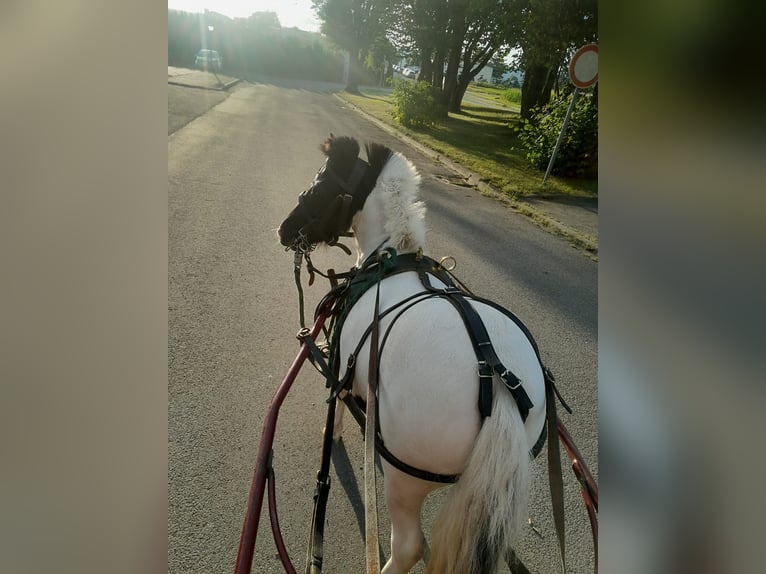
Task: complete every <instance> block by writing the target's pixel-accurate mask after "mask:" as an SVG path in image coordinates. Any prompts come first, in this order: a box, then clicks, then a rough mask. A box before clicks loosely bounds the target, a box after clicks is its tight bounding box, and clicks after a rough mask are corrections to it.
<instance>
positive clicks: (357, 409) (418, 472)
mask: <svg viewBox="0 0 766 574" xmlns="http://www.w3.org/2000/svg"><path fill="white" fill-rule="evenodd" d="M407 271H414V272H416V273H417V274H418V277H419V278H420V282H421V285H422V286H423V290H422V291H419V292H416V293H414V294H413V295H410V296H409V297H407V298H405V299H404V300H402V301H400V302H398V303H396V304H395V305H393V306H391V307H389V308H388V309H386V310H384V311H382V312H376V317H374V319H373V322H372V323H371V324H370V325H369V326H368V327H367V329H366V330H365V332H364V333H363V335H362V337H361V338H360V340H359V342H358V343H357V346H356V348H355V349H354V350H353V352H352V353H351V354H350V355H349V357H348V359H347V361H346V370H345V373H344V375H343V377H341V378H339V377H338V374H339V371H340V369H339V366H340V362H341V357H340V344H339V342H340V332H341V330H342V327H343V323H344V321H345V319H346V317H347V316H348V313H349V312H350V311H351V309H352V308H353V306H354V305H355V304H356V302H358V301H359V299H360V298H361V296H362V295H363V294H364V293H365V292H366V291H367V290H369V289H370V288H372V287H374V286H379V285H380V282H381V281H383V280H384V279H385V278H387V277H391V276H394V275H396V274H399V273H404V272H407ZM345 277H346V281H344V282H343V283H342V284H340V285H338V286H337V287H336V288H334V289H333V290H331V291H330V293H328V294H327V295H326V296H325V298H324V299H323V300H322V301H321V302H320V303H319V305H318V307H317V310H319V309H322V308H325V306H326V305H327V304H328V302H329V301H332V302H333V303H334V308H335V310H336V312H335V315H334V316H333V320H332V322H331V325H330V328H329V333H328V341H329V342H330V343H329V353H328V357H329V365H327V367H326V368H322V367H320V366H319V365H318V364H317V363H318V361H317V360H316V359H317V353H312V359H314V361H312V362H314V363H315V366H317V367H318V368H319V369H320V371H322V372H323V374H325V376H326V378H327V381H328V387H330V388H331V394H330V398H329V399H328V401H331V400H333V399H335V398H336V397H337V398H340V399H341V400H342V401H343V402H344V403H345V404H346V406H347V407H348V408H349V411H350V412H351V413H352V415H353V416H354V418H355V419H356V420H357V422H358V423H359V425H360V427H361V428H362V429H364V428H365V410H366V405H365V404H364V403H363V402H362V401H361V399H358V398H356V397H354V396H353V395H352V394H351V388H352V385H353V379H354V373H355V366H356V361H357V357H358V355H359V352H360V351H361V349H362V347H363V346H364V344H365V343H366V341H367V339H368V338H369V337H370V335H371V333H372V331H373V327H374V326H375V325H377V324H378V323H379V321H380V319H382V318H383V317H386V316H388V315H392V316H393V318H392V320H391V322H390V323H389V325H388V327H387V329H386V331H385V333H383V334H382V337H381V339H380V345H379V350H378V352H377V355H380V354H382V353H383V350H384V349H385V344H386V341H387V340H388V336H389V334H390V333H391V329H392V327H393V326H394V324H396V321H397V320H398V319H399V318H400V317H401V316H402V315H403V314H404V313H405V312H406V311H408V310H409V309H410V308H412V307H414V306H415V305H417V304H418V303H422V302H423V301H427V300H430V299H433V298H440V299H444V300H446V301H448V302H449V303H451V304H452V306H453V307H454V309H455V310H456V312H457V313H458V315H459V316H460V317H461V319H462V320H463V323H464V325H465V327H466V333H467V334H468V336H469V339H470V340H471V343H472V346H473V349H474V353H475V355H476V361H477V370H478V376H479V399H478V404H477V407H478V409H479V413H480V415H481V418H482V420H484V418H486V417H488V416H491V414H492V383H493V379H494V375H495V374H497V375H498V376H499V378H500V380H501V381H502V382H503V384H504V386H505V387H506V389H507V390H508V391H509V392H510V393H511V394H512V396H513V398H514V399H515V400H516V404H517V406H518V408H519V413H520V414H521V418H522V421H525V420H526V419H527V416H528V414H529V411H530V410H531V409H532V408H533V406H534V405H533V404H532V401H531V400H530V399H529V396H528V394H527V392H526V391H525V389H524V386H523V384H522V382H521V381H520V380H519V378H518V377H517V376H516V375H515V374H514V373H513V372H512V371H511V370H510V369H508V368H506V367H505V366H504V365H503V364H502V362H501V361H500V359H499V358H498V356H497V354H496V352H495V350H494V348H493V346H492V342H491V340H490V338H489V334H488V333H487V330H486V327H485V326H484V323H483V322H482V320H481V317H480V316H479V314H478V313H477V312H476V310H475V308H474V307H473V305H472V304H471V302H472V301H473V302H480V303H483V304H486V305H489V306H491V307H492V308H494V309H496V310H498V311H500V312H501V313H503V314H504V315H505V316H506V317H508V318H509V319H511V320H512V321H513V322H514V323H515V324H516V325H518V326H519V328H520V329H521V330H522V332H523V333H524V334H525V336H526V337H527V339H528V340H529V341H530V343H531V345H532V348H533V349H534V351H535V354H536V355H537V357H538V360H540V354H539V351H538V347H537V344H536V343H535V340H534V338H533V337H532V335H531V333H530V332H529V330H528V329H527V327H526V326H525V325H524V324H523V323H522V322H521V320H520V319H519V318H518V317H516V315H514V314H513V313H512V312H511V311H509V310H507V309H505V308H503V307H501V306H499V305H498V304H496V303H494V302H492V301H489V300H487V299H483V298H481V297H478V296H476V295H474V294H473V293H471V292H470V291H469V290H468V289H467V288H466V287H465V286H464V285H462V284H461V283H460V282H459V280H458V279H457V278H456V277H455V276H454V275H452V274H451V273H450V272H449V270H447V268H446V267H445V266H443V264H442V263H441V262H437V261H435V260H434V259H431V258H430V257H427V256H424V255H422V253H420V252H418V253H406V254H401V255H400V254H397V253H396V251H395V250H394V249H391V248H389V249H386V250H383V251H381V252H380V253H379V254H374V255H373V256H371V257H370V258H368V259H367V260H366V261H365V262H364V263H363V264H362V266H361V267H360V268H359V269H356V270H352V271H351V272H350V273H349V274H346V275H345ZM432 278H433V279H436V280H438V281H439V282H441V283H442V284H443V285H444V287H436V286H434V282H433V280H432ZM317 352H318V353H321V351H319V349H317ZM371 353H372V351H371ZM372 354H374V353H372ZM375 363H376V364H375V365H373V366H371V367H370V368H371V374H372V369H373V368H374V369H376V372H375V375H376V377H377V375H378V369H379V361H377V360H376V361H375ZM540 365H541V368H542V370H543V373H544V376H545V381H546V387H548V386H551V387H552V388H553V389H554V390H555V385H554V384H553V377H552V375H551V374H550V371H548V369H547V368H546V367H545V366H544V365H543V364H542V361H540ZM328 375H329V376H328ZM556 395H558V391H557V390H556ZM558 396H559V400H561V401H562V404H564V406H565V408H567V410H569V408H568V407H567V406H566V403H564V402H563V399H561V397H560V395H558ZM375 404H376V408H377V401H376V402H375ZM376 415H377V412H376ZM379 420H380V417H378V416H376V417H375V421H376V429H375V446H376V449H377V450H378V452H379V453H380V455H381V456H382V457H383V458H384V459H385V460H386V461H388V462H389V463H390V464H391V465H392V466H394V467H396V468H398V469H399V470H401V471H402V472H405V473H407V474H409V475H412V476H415V477H417V478H420V479H422V480H428V481H431V482H439V483H454V482H456V481H457V480H458V479H459V478H460V475H459V474H450V475H446V474H437V473H433V472H430V471H427V470H423V469H419V468H416V467H413V466H411V465H409V464H407V463H405V462H404V461H402V460H400V459H399V458H397V457H396V455H394V454H393V453H392V452H391V451H390V450H388V448H387V447H386V445H385V443H384V441H383V436H382V433H381V430H380V424H379V422H378V421H379ZM546 425H547V422H546V424H544V425H543V429H542V432H541V433H540V436H539V438H538V440H537V441H536V442H535V444H534V446H533V447H532V450H531V455H532V456H533V457H536V456H537V455H538V454H539V453H540V451H541V450H542V447H543V445H544V444H545V440H546Z"/></svg>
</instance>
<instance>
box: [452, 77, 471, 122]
mask: <svg viewBox="0 0 766 574" xmlns="http://www.w3.org/2000/svg"><path fill="white" fill-rule="evenodd" d="M465 76H466V75H465V74H461V75H460V79H459V80H458V83H457V86H455V91H454V92H452V99H451V100H450V104H449V111H451V112H452V113H454V114H459V113H460V104H462V103H463V96H464V95H465V91H466V90H467V89H468V84H470V83H471V78H470V76H468V77H465Z"/></svg>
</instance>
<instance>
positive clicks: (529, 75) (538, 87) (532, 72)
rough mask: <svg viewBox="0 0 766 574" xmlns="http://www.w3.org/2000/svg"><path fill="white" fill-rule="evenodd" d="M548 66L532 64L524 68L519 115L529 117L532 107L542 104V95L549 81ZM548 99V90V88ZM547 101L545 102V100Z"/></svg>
mask: <svg viewBox="0 0 766 574" xmlns="http://www.w3.org/2000/svg"><path fill="white" fill-rule="evenodd" d="M548 70H549V68H547V67H546V66H540V65H533V66H529V67H528V68H527V69H526V70H525V74H524V84H523V85H522V86H521V117H522V118H524V119H527V120H528V119H529V118H530V116H531V115H532V108H534V107H536V106H540V105H543V104H542V96H543V93H544V92H545V87H546V85H547V84H548V81H549V74H548ZM548 100H550V90H548ZM546 103H547V102H546Z"/></svg>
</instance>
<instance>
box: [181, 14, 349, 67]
mask: <svg viewBox="0 0 766 574" xmlns="http://www.w3.org/2000/svg"><path fill="white" fill-rule="evenodd" d="M211 28H212V29H211ZM201 48H210V49H213V50H217V51H218V52H219V53H220V54H221V58H222V60H223V73H224V74H229V75H235V76H239V77H243V78H248V77H252V76H253V75H255V74H266V75H271V76H279V77H289V78H305V79H308V80H323V81H330V82H339V81H340V80H341V78H342V74H343V56H342V54H341V53H339V52H338V51H337V50H336V49H334V48H333V47H331V46H329V45H328V43H327V42H326V41H325V40H324V39H323V38H322V37H321V36H320V35H319V34H315V33H312V32H305V31H303V30H298V29H287V28H282V27H281V26H280V25H279V19H278V18H277V17H276V15H275V14H274V13H273V12H256V13H254V14H252V15H251V16H250V17H248V18H229V17H227V16H224V15H222V14H217V13H214V12H209V13H207V14H192V13H189V12H181V11H178V10H168V65H170V66H180V67H187V68H193V67H194V57H195V55H196V53H197V51H198V50H199V49H201Z"/></svg>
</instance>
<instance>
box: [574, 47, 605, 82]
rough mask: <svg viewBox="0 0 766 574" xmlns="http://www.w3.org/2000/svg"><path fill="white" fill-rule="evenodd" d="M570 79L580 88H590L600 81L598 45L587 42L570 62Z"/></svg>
mask: <svg viewBox="0 0 766 574" xmlns="http://www.w3.org/2000/svg"><path fill="white" fill-rule="evenodd" d="M569 79H570V80H572V83H573V84H574V85H575V86H576V87H578V88H588V87H590V86H592V85H593V84H595V83H596V82H598V46H597V45H596V44H586V45H585V46H583V47H582V48H580V49H579V50H577V52H575V55H574V56H572V60H571V61H570V62H569Z"/></svg>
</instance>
